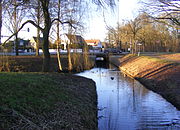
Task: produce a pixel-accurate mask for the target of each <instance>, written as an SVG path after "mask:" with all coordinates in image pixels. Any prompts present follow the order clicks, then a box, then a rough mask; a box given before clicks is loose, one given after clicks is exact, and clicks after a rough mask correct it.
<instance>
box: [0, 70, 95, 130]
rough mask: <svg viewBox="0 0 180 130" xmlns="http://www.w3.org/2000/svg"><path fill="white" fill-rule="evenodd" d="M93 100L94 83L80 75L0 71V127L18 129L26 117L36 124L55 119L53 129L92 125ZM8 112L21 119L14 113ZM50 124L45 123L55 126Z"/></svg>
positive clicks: (93, 113) (93, 117) (93, 119)
mask: <svg viewBox="0 0 180 130" xmlns="http://www.w3.org/2000/svg"><path fill="white" fill-rule="evenodd" d="M95 102H96V90H95V84H94V82H92V81H91V80H88V79H85V78H82V77H78V76H73V75H70V74H57V73H15V72H11V73H0V129H1V128H12V127H13V126H18V129H21V128H22V122H23V121H24V122H27V120H26V119H28V120H30V121H31V122H33V123H35V124H36V125H38V126H41V124H43V123H46V122H48V121H49V122H52V121H54V120H56V121H57V122H56V125H55V126H56V127H57V126H58V127H57V128H68V129H71V128H78V129H79V128H81V127H82V126H84V127H86V126H87V127H89V128H91V127H92V128H95V127H96V123H97V122H94V121H96V104H94V103H95ZM12 111H15V112H16V113H18V114H19V115H23V117H24V118H25V119H24V118H22V116H17V115H16V116H14V115H13V113H12ZM88 112H89V113H88ZM66 118H67V119H66ZM75 118H76V119H75ZM89 120H90V121H89ZM58 121H59V123H60V124H58ZM27 124H28V123H27ZM79 124H81V125H82V126H79ZM87 124H89V126H88V125H87ZM92 124H93V125H94V126H93V125H92ZM53 125H54V124H53ZM53 125H52V124H51V123H50V124H49V125H47V126H49V127H48V128H49V129H52V128H56V127H55V126H53ZM29 128H31V129H34V127H29ZM82 128H83V127H82Z"/></svg>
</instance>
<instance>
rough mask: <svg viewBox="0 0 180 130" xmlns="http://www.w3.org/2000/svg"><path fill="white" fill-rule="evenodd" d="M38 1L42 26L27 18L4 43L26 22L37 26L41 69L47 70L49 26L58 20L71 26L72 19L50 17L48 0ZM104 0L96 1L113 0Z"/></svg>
mask: <svg viewBox="0 0 180 130" xmlns="http://www.w3.org/2000/svg"><path fill="white" fill-rule="evenodd" d="M26 1H27V0H26ZM39 1H40V5H41V8H42V10H43V19H44V23H43V27H40V26H38V25H37V24H36V23H35V22H34V21H33V20H27V21H26V22H24V23H23V24H22V26H21V27H20V28H19V29H18V30H17V31H16V32H15V33H14V34H13V35H11V36H10V37H9V38H8V39H7V40H6V41H5V42H4V43H6V42H7V41H8V40H9V39H10V38H12V36H14V35H17V33H18V32H19V31H20V30H21V29H22V28H23V27H24V26H25V24H27V23H31V24H33V25H34V26H35V27H37V28H39V29H40V30H41V32H42V34H43V45H42V49H43V71H44V72H48V71H49V70H50V53H49V33H50V29H51V26H52V24H53V23H54V22H55V21H59V22H60V23H61V24H70V25H71V26H72V22H73V21H72V20H70V21H63V20H60V19H58V18H53V19H52V18H51V15H50V0H39ZM105 1H106V0H105ZM105 1H100V0H97V1H96V2H97V3H99V4H101V5H102V3H103V4H104V3H105V4H109V5H113V2H112V1H113V0H107V1H106V2H105ZM108 1H109V2H108ZM52 2H54V1H52ZM77 2H79V4H80V2H81V0H80V1H77Z"/></svg>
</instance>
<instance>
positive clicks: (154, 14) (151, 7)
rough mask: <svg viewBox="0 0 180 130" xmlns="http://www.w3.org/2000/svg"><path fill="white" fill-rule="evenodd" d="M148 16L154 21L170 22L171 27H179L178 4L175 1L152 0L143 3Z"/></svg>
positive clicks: (179, 8)
mask: <svg viewBox="0 0 180 130" xmlns="http://www.w3.org/2000/svg"><path fill="white" fill-rule="evenodd" d="M144 5H145V6H146V10H148V14H150V17H151V18H153V19H154V20H166V21H171V24H172V25H177V26H180V2H179V1H177V0H154V1H151V2H149V3H144Z"/></svg>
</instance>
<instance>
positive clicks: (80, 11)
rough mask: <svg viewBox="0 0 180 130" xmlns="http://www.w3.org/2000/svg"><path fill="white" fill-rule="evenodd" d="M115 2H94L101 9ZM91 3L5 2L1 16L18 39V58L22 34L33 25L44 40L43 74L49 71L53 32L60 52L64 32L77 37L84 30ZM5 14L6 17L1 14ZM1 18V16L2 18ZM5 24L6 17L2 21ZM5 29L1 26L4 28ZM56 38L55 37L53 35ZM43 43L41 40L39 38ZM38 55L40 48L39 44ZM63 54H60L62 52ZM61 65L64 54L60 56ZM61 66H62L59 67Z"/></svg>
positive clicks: (73, 0)
mask: <svg viewBox="0 0 180 130" xmlns="http://www.w3.org/2000/svg"><path fill="white" fill-rule="evenodd" d="M112 1H113V0H105V1H102V0H97V1H94V2H95V3H96V4H98V5H104V4H107V5H108V4H109V5H112V4H113V3H114V2H112ZM87 2H89V1H82V0H68V1H64V0H1V1H0V5H1V6H0V7H3V8H0V12H3V23H5V24H4V25H5V26H6V27H7V28H9V30H10V31H11V33H12V35H11V36H10V37H9V38H8V39H7V40H6V41H5V42H4V44H6V42H7V41H8V40H10V39H11V38H12V37H15V39H16V55H18V41H17V40H18V33H19V31H21V30H22V29H23V27H24V26H25V25H26V24H27V23H30V24H32V25H34V26H35V27H36V28H37V37H40V34H42V36H43V47H42V49H43V71H44V72H46V71H49V68H50V53H49V38H50V34H51V31H54V30H55V31H56V33H57V35H56V43H57V49H58V50H59V42H60V35H61V34H60V32H62V30H63V31H64V32H67V33H71V34H73V33H76V31H77V30H82V26H81V22H82V20H83V15H84V13H85V12H86V10H85V8H86V7H85V6H86V5H87ZM1 14H2V13H1ZM0 16H1V15H0ZM0 18H1V19H0V23H2V17H0ZM4 21H5V22H4ZM0 25H1V24H0ZM0 27H1V26H0ZM51 36H52V35H51ZM37 39H39V38H37ZM36 50H37V52H36V54H37V55H38V54H39V53H38V44H37V49H36ZM58 52H59V51H58ZM58 57H59V58H58V59H59V60H58V61H59V62H60V54H59V53H58ZM59 65H60V63H59Z"/></svg>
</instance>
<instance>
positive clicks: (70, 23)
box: [51, 18, 76, 29]
mask: <svg viewBox="0 0 180 130" xmlns="http://www.w3.org/2000/svg"><path fill="white" fill-rule="evenodd" d="M55 21H58V22H59V23H61V24H62V25H63V24H69V25H70V26H71V27H72V28H74V29H76V27H74V26H73V23H74V21H65V22H62V21H61V20H60V19H58V18H55V19H53V20H52V22H51V24H53V23H54V22H55Z"/></svg>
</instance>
